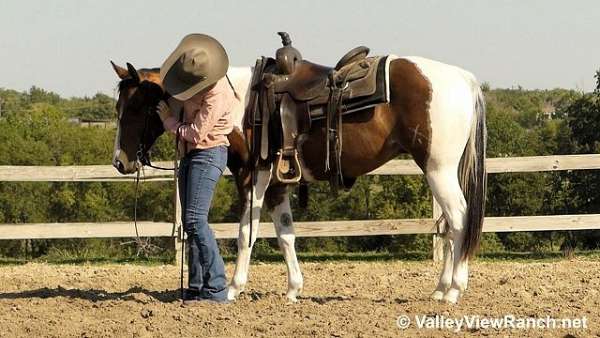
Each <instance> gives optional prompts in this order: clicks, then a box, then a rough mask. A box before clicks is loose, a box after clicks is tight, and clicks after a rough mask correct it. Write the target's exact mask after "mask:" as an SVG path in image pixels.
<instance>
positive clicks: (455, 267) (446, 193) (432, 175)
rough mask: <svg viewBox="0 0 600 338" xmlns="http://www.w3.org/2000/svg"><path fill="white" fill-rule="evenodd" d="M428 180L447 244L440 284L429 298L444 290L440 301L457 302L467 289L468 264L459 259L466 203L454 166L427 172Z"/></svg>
mask: <svg viewBox="0 0 600 338" xmlns="http://www.w3.org/2000/svg"><path fill="white" fill-rule="evenodd" d="M427 180H428V182H429V185H430V186H431V190H432V192H433V194H434V196H435V198H436V200H437V201H438V203H439V204H440V206H441V208H442V211H443V213H444V216H445V217H446V221H447V241H448V243H447V244H448V245H447V246H445V247H444V268H443V271H442V274H441V276H440V283H439V284H438V287H437V288H436V291H434V294H432V296H435V298H438V297H439V296H440V292H441V291H442V289H445V290H444V291H445V293H444V296H443V297H442V299H443V300H445V301H446V302H449V303H456V302H457V301H458V298H459V297H460V294H461V292H463V291H464V290H465V289H466V288H467V279H468V265H467V264H468V263H467V262H465V261H462V260H461V256H462V242H463V238H464V235H465V227H464V225H465V222H466V211H467V203H466V201H465V198H464V196H463V193H462V190H461V189H460V185H459V183H458V177H457V175H456V167H453V168H452V169H442V170H436V171H431V172H428V173H427ZM450 266H451V268H450ZM450 272H451V276H452V278H451V282H450V281H449V279H450V278H449V275H450ZM438 291H439V292H438Z"/></svg>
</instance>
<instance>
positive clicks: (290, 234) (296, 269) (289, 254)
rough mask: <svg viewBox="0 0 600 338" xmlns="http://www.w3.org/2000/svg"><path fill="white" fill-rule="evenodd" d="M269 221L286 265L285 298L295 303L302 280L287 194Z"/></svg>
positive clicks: (300, 289) (275, 208)
mask: <svg viewBox="0 0 600 338" xmlns="http://www.w3.org/2000/svg"><path fill="white" fill-rule="evenodd" d="M271 219H272V220H273V224H274V225H275V232H276V233H277V241H278V242H279V247H280V248H281V251H282V252H283V257H284V259H285V264H286V265H287V272H288V291H287V295H286V296H287V298H288V299H289V300H290V301H291V302H296V301H297V298H296V297H297V296H298V294H299V293H300V292H301V291H302V285H303V278H302V272H301V271H300V265H299V264H298V258H297V257H296V248H295V246H294V245H295V244H294V243H295V240H296V235H295V234H294V225H293V221H292V210H291V208H290V198H289V194H288V193H287V192H286V193H285V196H284V198H283V202H281V204H279V205H277V206H275V207H274V208H273V211H272V212H271Z"/></svg>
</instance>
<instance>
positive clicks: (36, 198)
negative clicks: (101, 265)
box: [0, 82, 600, 260]
mask: <svg viewBox="0 0 600 338" xmlns="http://www.w3.org/2000/svg"><path fill="white" fill-rule="evenodd" d="M483 89H484V93H485V95H486V101H487V108H488V113H487V125H488V153H487V155H488V157H510V156H534V155H545V154H572V153H597V152H600V133H599V132H598V130H600V82H599V84H598V89H597V90H596V91H595V92H594V93H588V94H581V93H577V92H574V91H569V90H563V89H555V90H542V91H540V90H533V91H532V90H523V89H521V88H517V89H491V88H490V86H489V85H487V84H486V85H485V86H484V88H483ZM0 100H1V101H0V102H1V108H2V115H1V117H0V165H86V164H109V163H110V159H111V156H112V147H113V140H114V132H115V131H114V129H110V128H94V127H92V128H82V127H80V126H79V125H78V124H76V123H73V122H72V120H70V119H72V118H77V119H88V120H104V119H113V118H114V116H115V112H114V106H115V102H114V100H113V99H112V98H111V97H109V96H106V95H103V94H97V95H95V96H93V97H91V98H87V97H86V98H70V99H64V98H61V97H59V96H58V95H57V94H55V93H52V92H47V91H45V90H43V89H40V88H36V87H32V88H31V89H30V90H29V91H27V92H17V91H14V90H5V89H0ZM173 156H174V139H173V137H172V136H171V135H164V136H162V137H161V138H159V140H158V141H157V143H156V145H155V146H154V147H153V149H152V158H153V160H155V161H157V160H169V159H172V158H173ZM599 184H600V173H598V172H597V171H580V172H578V171H573V172H557V173H527V174H495V175H490V176H489V191H488V205H487V211H486V214H487V215H488V216H509V215H541V214H569V213H586V212H589V213H598V212H600V195H599V194H598V193H597V192H598V191H600V190H599V189H600V187H599V186H598V185H599ZM134 191H135V186H134V184H133V183H122V182H121V183H90V182H82V183H62V182H28V183H16V182H14V183H11V182H3V183H2V184H0V223H32V222H77V221H86V222H109V221H124V220H131V219H132V216H133V207H134ZM172 194H173V189H172V184H171V183H169V182H147V183H142V184H141V185H140V190H139V204H138V205H139V208H138V216H139V219H144V220H155V221H171V220H172V217H173V216H172V215H173V206H172ZM291 200H292V207H293V209H294V210H295V213H294V219H295V220H296V221H312V220H349V219H354V220H360V219H390V218H424V217H431V214H432V207H431V193H430V190H429V188H428V185H427V183H426V181H425V179H424V178H423V177H420V176H418V177H417V176H414V177H412V176H365V177H361V178H359V179H358V181H357V182H356V184H355V185H354V187H353V189H352V190H351V191H349V192H348V191H341V192H340V193H339V195H338V196H336V197H332V196H331V193H330V191H329V186H328V184H327V183H318V184H313V185H311V186H310V193H309V205H308V208H307V209H306V210H301V209H299V208H298V205H297V204H298V201H297V195H296V193H295V191H292V194H291ZM238 214H239V200H238V196H237V189H236V187H235V185H234V183H233V181H232V179H231V178H222V179H221V180H220V181H219V183H218V185H217V190H216V192H215V196H214V199H213V205H212V208H211V213H210V221H211V222H237V221H238V220H239V215H238ZM262 216H263V217H262V219H263V220H269V216H268V213H267V212H266V211H265V212H264V214H263V215H262ZM122 242H123V240H118V239H110V240H76V239H73V240H54V241H3V242H0V255H2V256H14V257H28V258H31V257H45V258H48V259H50V260H64V259H69V257H72V255H76V256H77V257H80V258H83V259H92V258H93V257H101V258H103V259H104V258H107V259H108V258H111V257H112V258H115V257H116V258H118V259H126V258H127V257H133V256H135V247H134V246H132V245H121V244H122ZM153 243H155V244H157V245H159V246H160V247H162V251H161V252H159V253H158V255H160V256H161V257H167V256H168V257H171V256H170V255H171V254H170V252H171V251H169V250H171V249H172V248H171V246H172V242H170V241H164V240H161V239H155V240H153ZM296 243H297V247H298V250H299V251H305V252H313V253H319V252H321V253H323V252H328V253H335V252H353V251H354V252H356V251H365V252H376V253H385V254H387V255H392V256H393V257H397V256H398V255H407V254H411V253H414V252H429V251H430V249H431V244H432V242H431V236H430V235H408V236H367V237H332V238H298V239H297V242H296ZM599 243H600V235H599V232H593V231H582V232H541V233H500V234H495V233H486V234H484V235H483V240H482V244H481V251H482V252H483V253H499V252H506V251H519V252H520V251H534V252H542V251H543V252H545V251H548V250H558V249H559V248H561V247H565V246H571V247H577V248H582V249H590V248H597V247H598V245H599ZM220 245H221V248H222V251H223V252H224V253H226V254H235V252H236V241H235V240H221V241H220ZM276 250H277V241H276V240H275V239H268V240H263V239H261V240H259V241H257V244H256V248H255V253H258V254H261V255H273V254H274V253H275V252H276Z"/></svg>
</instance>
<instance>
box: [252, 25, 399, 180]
mask: <svg viewBox="0 0 600 338" xmlns="http://www.w3.org/2000/svg"><path fill="white" fill-rule="evenodd" d="M278 34H279V35H280V36H281V40H282V44H283V47H281V48H279V49H278V50H277V52H276V56H275V59H273V58H268V57H262V58H259V59H258V60H257V62H256V66H255V67H254V72H253V75H252V82H251V83H252V84H251V95H250V101H249V103H248V106H247V113H246V117H247V118H248V120H246V122H247V125H249V126H250V127H251V128H252V135H253V137H252V138H251V139H252V140H251V144H250V149H251V151H252V153H253V155H254V158H255V159H256V160H257V165H258V166H262V167H267V165H268V164H271V163H273V171H274V173H273V177H274V179H275V180H276V181H277V182H279V183H283V184H291V183H297V182H299V181H300V180H301V179H302V167H301V165H300V159H299V157H298V156H299V153H298V149H297V139H298V136H299V135H300V134H302V133H306V132H308V131H309V130H310V128H311V124H312V122H313V121H315V120H319V119H325V120H326V126H327V127H326V128H327V139H326V140H327V142H326V144H325V145H324V147H326V148H325V150H326V156H325V158H324V159H323V160H324V161H325V169H326V171H327V174H328V176H329V179H330V180H329V181H330V183H331V186H332V189H333V190H334V191H335V190H337V187H338V186H339V185H340V184H342V185H343V183H344V182H343V174H342V168H341V153H342V116H343V115H347V114H351V113H352V112H356V111H359V110H363V109H366V108H368V107H372V106H375V105H378V104H382V103H387V102H389V85H388V74H387V73H388V68H389V64H388V59H389V57H387V56H386V57H381V56H378V57H367V55H368V53H369V48H367V47H364V46H360V47H356V48H354V49H352V50H351V51H349V52H348V53H346V54H345V55H344V56H343V57H342V58H341V59H340V61H339V62H338V63H337V64H336V66H335V67H333V68H331V67H326V66H321V65H317V64H314V63H312V62H309V61H306V60H303V59H302V56H301V54H300V52H299V51H298V50H297V49H296V48H294V47H292V41H291V39H290V37H289V35H288V34H287V33H285V32H279V33H278ZM248 123H249V124H248Z"/></svg>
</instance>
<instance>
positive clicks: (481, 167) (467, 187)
mask: <svg viewBox="0 0 600 338" xmlns="http://www.w3.org/2000/svg"><path fill="white" fill-rule="evenodd" d="M472 88H473V97H474V102H473V105H474V118H473V125H472V126H471V134H470V136H469V140H468V141H467V145H466V147H465V150H464V152H463V155H462V158H461V160H460V166H459V168H458V173H459V181H460V186H461V188H462V191H463V194H464V196H465V200H466V202H467V220H466V224H465V230H466V232H465V236H464V240H463V245H462V249H463V250H462V257H461V258H462V259H466V258H469V257H471V256H473V254H474V253H475V251H476V250H477V248H478V247H479V242H480V240H481V231H482V228H483V217H484V213H485V194H486V186H487V176H486V175H487V173H486V169H485V149H486V139H487V130H486V126H485V99H484V96H483V92H482V91H481V87H480V86H479V83H477V81H476V80H475V79H473V81H472Z"/></svg>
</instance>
